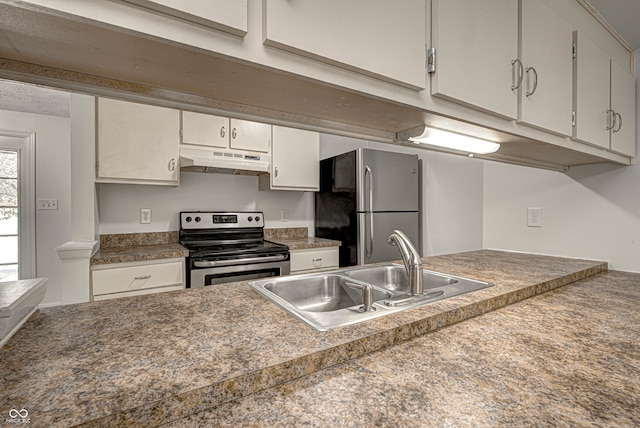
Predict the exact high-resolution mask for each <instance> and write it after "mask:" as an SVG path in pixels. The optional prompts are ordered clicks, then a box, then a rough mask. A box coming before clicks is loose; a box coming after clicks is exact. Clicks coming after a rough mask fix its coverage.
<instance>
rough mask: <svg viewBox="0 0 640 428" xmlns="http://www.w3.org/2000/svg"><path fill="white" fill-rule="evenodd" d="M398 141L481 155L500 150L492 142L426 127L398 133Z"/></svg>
mask: <svg viewBox="0 0 640 428" xmlns="http://www.w3.org/2000/svg"><path fill="white" fill-rule="evenodd" d="M398 140H400V141H411V142H413V143H416V144H427V145H431V146H438V147H444V148H447V149H453V150H459V151H462V152H468V153H477V154H481V155H485V154H488V153H493V152H495V151H497V150H498V149H499V148H500V144H498V143H494V142H492V141H487V140H481V139H479V138H475V137H469V136H467V135H461V134H456V133H454V132H449V131H443V130H441V129H436V128H428V127H426V126H419V127H417V128H412V129H409V130H408V131H404V132H401V133H398Z"/></svg>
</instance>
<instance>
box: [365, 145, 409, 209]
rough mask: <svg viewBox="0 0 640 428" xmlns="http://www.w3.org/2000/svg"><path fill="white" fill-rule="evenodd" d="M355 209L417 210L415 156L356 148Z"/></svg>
mask: <svg viewBox="0 0 640 428" xmlns="http://www.w3.org/2000/svg"><path fill="white" fill-rule="evenodd" d="M357 164H358V174H357V177H358V183H357V184H358V196H357V198H358V211H359V212H365V211H419V209H420V206H419V204H420V197H419V192H420V190H419V174H418V155H407V154H404V153H393V152H384V151H380V150H371V149H358V162H357Z"/></svg>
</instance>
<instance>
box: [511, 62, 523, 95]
mask: <svg viewBox="0 0 640 428" xmlns="http://www.w3.org/2000/svg"><path fill="white" fill-rule="evenodd" d="M516 64H518V80H517V83H516V84H515V85H511V90H512V91H515V90H516V89H518V88H519V87H520V85H522V80H523V79H524V70H523V67H522V61H520V59H518V58H516V59H514V60H513V61H511V65H512V66H513V65H516Z"/></svg>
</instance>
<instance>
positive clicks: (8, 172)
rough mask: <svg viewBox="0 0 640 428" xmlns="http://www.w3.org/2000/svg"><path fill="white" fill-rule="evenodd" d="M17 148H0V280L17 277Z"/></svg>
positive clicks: (12, 279)
mask: <svg viewBox="0 0 640 428" xmlns="http://www.w3.org/2000/svg"><path fill="white" fill-rule="evenodd" d="M19 155H20V153H19V152H18V151H17V150H0V281H15V280H17V279H18V252H19V247H18V215H19V208H20V207H19V206H18V192H19V189H18V165H19V163H20V162H19Z"/></svg>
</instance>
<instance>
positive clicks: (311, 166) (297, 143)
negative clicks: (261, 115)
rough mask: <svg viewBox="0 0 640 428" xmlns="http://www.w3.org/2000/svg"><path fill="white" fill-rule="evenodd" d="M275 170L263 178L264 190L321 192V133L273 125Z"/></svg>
mask: <svg viewBox="0 0 640 428" xmlns="http://www.w3.org/2000/svg"><path fill="white" fill-rule="evenodd" d="M272 132H273V145H272V152H271V171H270V174H269V175H262V176H260V183H259V184H260V190H269V189H271V190H304V191H318V190H319V188H320V134H319V133H317V132H312V131H304V130H301V129H294V128H287V127H284V126H276V125H273V129H272Z"/></svg>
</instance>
